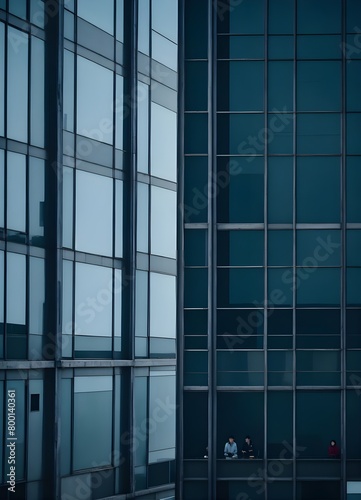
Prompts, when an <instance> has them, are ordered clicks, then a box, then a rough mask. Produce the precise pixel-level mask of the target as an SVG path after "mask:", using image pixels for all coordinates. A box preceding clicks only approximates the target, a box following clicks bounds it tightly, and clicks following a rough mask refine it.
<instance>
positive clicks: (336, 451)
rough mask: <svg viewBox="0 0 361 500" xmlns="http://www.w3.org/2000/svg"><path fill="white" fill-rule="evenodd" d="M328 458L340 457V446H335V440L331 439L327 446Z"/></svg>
mask: <svg viewBox="0 0 361 500" xmlns="http://www.w3.org/2000/svg"><path fill="white" fill-rule="evenodd" d="M328 456H329V458H340V448H339V447H338V446H337V444H336V441H335V440H334V439H332V440H331V441H330V446H329V447H328Z"/></svg>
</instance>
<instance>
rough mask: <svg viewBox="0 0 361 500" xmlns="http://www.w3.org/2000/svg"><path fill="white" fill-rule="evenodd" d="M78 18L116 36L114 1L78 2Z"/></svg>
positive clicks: (93, 0) (86, 0)
mask: <svg viewBox="0 0 361 500" xmlns="http://www.w3.org/2000/svg"><path fill="white" fill-rule="evenodd" d="M78 16H79V17H82V18H83V19H85V20H86V21H88V22H89V23H91V24H94V25H95V26H97V27H98V28H100V29H102V30H104V31H106V32H107V33H109V34H110V35H113V34H114V0H103V1H102V3H101V4H100V3H99V2H98V1H97V0H78Z"/></svg>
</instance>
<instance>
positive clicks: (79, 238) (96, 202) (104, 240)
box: [75, 170, 113, 256]
mask: <svg viewBox="0 0 361 500" xmlns="http://www.w3.org/2000/svg"><path fill="white" fill-rule="evenodd" d="M95 234H96V237H95ZM75 246H76V249H77V250H80V251H82V252H89V253H95V254H101V255H108V256H111V255H112V251H113V181H112V179H111V178H110V177H103V176H101V175H95V174H91V173H89V172H83V171H81V170H78V171H77V172H76V237H75Z"/></svg>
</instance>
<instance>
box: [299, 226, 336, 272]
mask: <svg viewBox="0 0 361 500" xmlns="http://www.w3.org/2000/svg"><path fill="white" fill-rule="evenodd" d="M340 264H341V234H340V231H332V230H326V229H324V230H299V231H297V265H298V266H302V267H324V266H339V265H340Z"/></svg>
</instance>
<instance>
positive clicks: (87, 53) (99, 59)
mask: <svg viewBox="0 0 361 500" xmlns="http://www.w3.org/2000/svg"><path fill="white" fill-rule="evenodd" d="M76 47H77V54H78V55H79V56H82V57H85V58H87V59H89V60H90V61H93V62H95V63H97V64H100V65H101V66H104V67H105V68H108V69H110V70H112V71H113V70H114V61H110V60H109V59H107V58H105V57H103V56H101V55H99V54H96V53H95V52H92V51H91V50H89V49H86V48H85V47H82V46H81V45H77V46H76Z"/></svg>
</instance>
